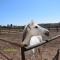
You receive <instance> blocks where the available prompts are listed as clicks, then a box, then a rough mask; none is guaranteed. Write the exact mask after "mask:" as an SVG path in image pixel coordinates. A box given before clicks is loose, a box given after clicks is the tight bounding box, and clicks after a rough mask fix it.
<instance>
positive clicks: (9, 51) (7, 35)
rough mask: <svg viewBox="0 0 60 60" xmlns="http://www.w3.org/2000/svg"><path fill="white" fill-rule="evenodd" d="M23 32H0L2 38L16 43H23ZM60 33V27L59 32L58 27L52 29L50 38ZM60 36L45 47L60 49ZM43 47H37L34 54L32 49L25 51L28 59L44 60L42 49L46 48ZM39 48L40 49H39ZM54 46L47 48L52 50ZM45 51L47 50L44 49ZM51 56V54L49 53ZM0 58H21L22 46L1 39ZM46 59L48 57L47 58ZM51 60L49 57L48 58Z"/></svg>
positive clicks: (2, 59) (3, 59)
mask: <svg viewBox="0 0 60 60" xmlns="http://www.w3.org/2000/svg"><path fill="white" fill-rule="evenodd" d="M22 33H23V32H19V31H17V32H14V31H12V32H11V31H10V32H6V31H5V32H0V39H4V40H7V41H11V42H14V43H18V44H20V43H21V40H22ZM58 34H60V29H59V31H58V32H57V31H56V29H50V36H49V38H51V37H53V36H56V35H58ZM59 40H60V38H58V39H56V40H55V41H53V42H50V43H48V44H46V45H44V46H43V47H44V48H45V49H46V48H47V47H54V49H53V51H56V50H57V49H60V41H59ZM41 48H42V47H38V48H36V53H35V54H34V55H33V53H32V52H31V50H30V51H27V52H26V53H25V55H26V56H25V57H26V60H44V59H42V58H41V56H42V55H41V54H43V53H41V50H44V49H43V48H42V49H41ZM37 49H38V51H37ZM51 49H52V48H47V50H50V51H51ZM44 51H45V50H44ZM49 56H50V55H49ZM0 60H21V50H20V47H18V46H15V45H12V44H9V43H7V42H4V41H2V40H0ZM45 60H46V59H45ZM48 60H49V59H48Z"/></svg>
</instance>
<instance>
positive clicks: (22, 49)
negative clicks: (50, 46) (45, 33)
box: [0, 35, 60, 60]
mask: <svg viewBox="0 0 60 60" xmlns="http://www.w3.org/2000/svg"><path fill="white" fill-rule="evenodd" d="M58 37H60V35H57V36H54V37H52V38H51V39H48V41H43V42H42V43H39V44H36V45H33V46H29V47H24V46H23V44H22V43H21V44H17V43H14V42H11V41H7V40H4V39H0V40H1V41H3V42H7V43H9V44H12V45H15V46H18V47H20V48H21V60H25V53H24V52H25V51H28V50H31V49H33V48H36V47H38V46H42V45H44V44H47V43H49V42H51V41H53V40H54V39H57V38H58ZM0 54H2V55H3V56H4V57H5V58H6V59H8V60H12V59H11V58H9V57H7V56H6V55H4V54H3V53H2V52H0Z"/></svg>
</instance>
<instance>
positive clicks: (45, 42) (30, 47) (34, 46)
mask: <svg viewBox="0 0 60 60" xmlns="http://www.w3.org/2000/svg"><path fill="white" fill-rule="evenodd" d="M58 37H60V35H57V36H55V37H52V38H51V39H48V41H43V42H42V43H39V44H36V45H33V46H28V47H25V51H28V50H30V49H33V48H36V47H38V46H41V45H44V44H47V43H49V42H50V41H53V40H54V39H56V38H58Z"/></svg>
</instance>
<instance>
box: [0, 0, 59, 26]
mask: <svg viewBox="0 0 60 60" xmlns="http://www.w3.org/2000/svg"><path fill="white" fill-rule="evenodd" d="M31 20H33V21H35V22H37V23H58V22H60V0H0V25H7V24H13V25H26V24H28V23H29V22H31Z"/></svg>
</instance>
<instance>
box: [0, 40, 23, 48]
mask: <svg viewBox="0 0 60 60" xmlns="http://www.w3.org/2000/svg"><path fill="white" fill-rule="evenodd" d="M0 41H3V42H7V43H9V44H12V45H15V46H18V47H23V46H24V45H23V44H22V43H20V44H18V43H14V42H11V41H7V40H5V39H0Z"/></svg>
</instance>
